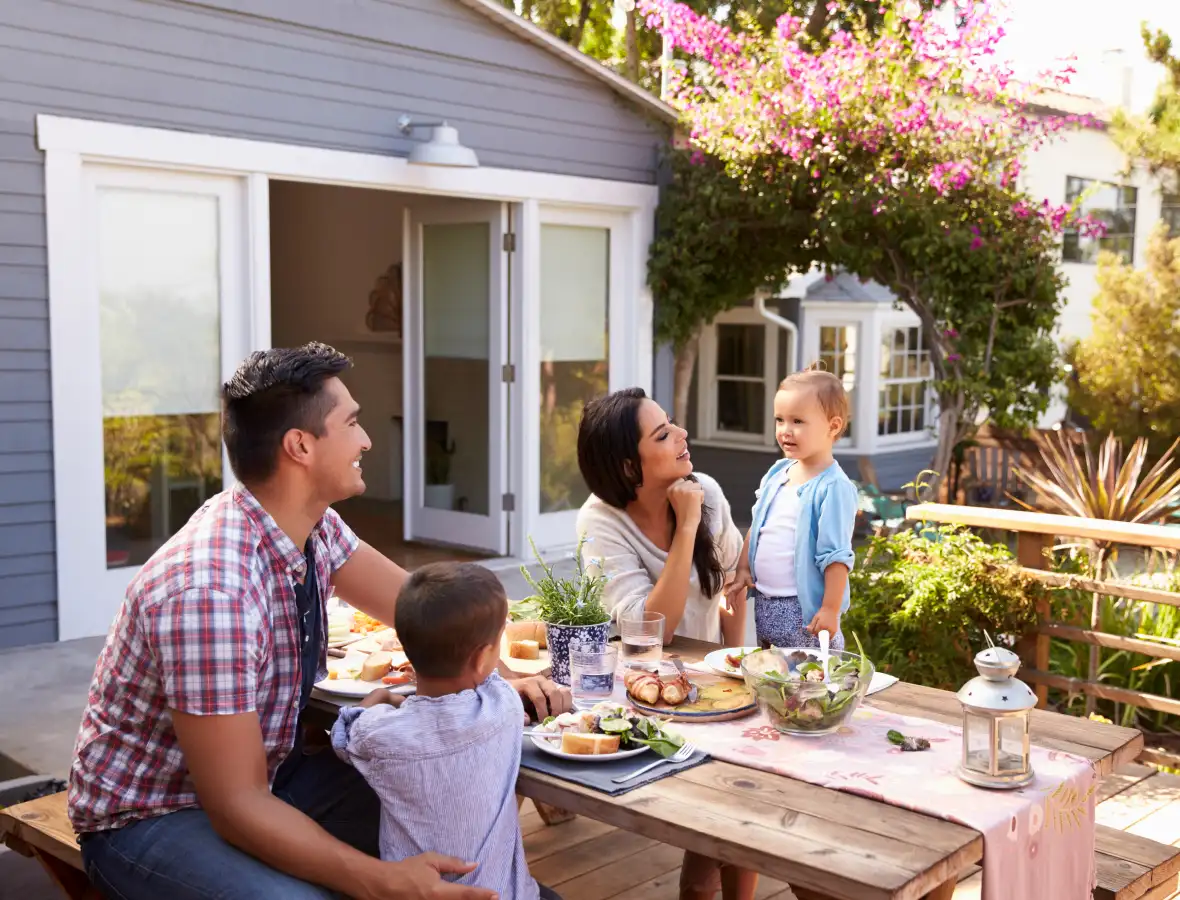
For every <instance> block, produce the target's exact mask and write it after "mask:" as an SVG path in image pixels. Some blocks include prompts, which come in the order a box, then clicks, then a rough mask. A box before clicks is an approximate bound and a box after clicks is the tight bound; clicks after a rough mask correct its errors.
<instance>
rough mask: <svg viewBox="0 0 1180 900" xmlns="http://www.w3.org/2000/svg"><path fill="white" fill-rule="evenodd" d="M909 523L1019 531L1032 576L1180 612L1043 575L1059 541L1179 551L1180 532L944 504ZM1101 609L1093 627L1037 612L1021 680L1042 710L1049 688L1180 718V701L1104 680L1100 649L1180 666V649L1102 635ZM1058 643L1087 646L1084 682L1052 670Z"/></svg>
mask: <svg viewBox="0 0 1180 900" xmlns="http://www.w3.org/2000/svg"><path fill="white" fill-rule="evenodd" d="M906 518H908V519H910V520H912V521H919V522H932V523H939V524H954V525H965V526H970V527H973V528H989V529H995V530H1002V531H1010V532H1015V533H1016V559H1017V562H1018V563H1019V564H1020V566H1021V567H1022V571H1024V572H1025V573H1026V574H1027V575H1029V576H1031V577H1033V578H1036V579H1037V580H1038V581H1040V582H1041V583H1043V584H1045V585H1047V586H1050V587H1056V588H1072V589H1077V590H1082V591H1089V592H1091V593H1093V594H1094V595H1095V596H1096V598H1097V597H1121V598H1124V599H1128V600H1137V601H1142V602H1146V603H1159V604H1163V605H1166V606H1175V607H1180V594H1177V593H1173V592H1172V591H1161V590H1156V589H1153V588H1143V587H1136V586H1133V585H1129V584H1125V583H1123V582H1115V581H1108V580H1101V579H1093V578H1082V577H1078V576H1074V575H1068V574H1059V573H1055V572H1048V571H1045V566H1046V564H1047V562H1048V560H1047V559H1046V556H1045V550H1046V548H1048V547H1050V546H1052V545H1053V544H1054V543H1055V542H1057V539H1061V538H1065V539H1070V538H1072V539H1074V540H1083V541H1099V542H1103V543H1109V544H1117V545H1127V546H1134V547H1140V548H1145V549H1157V550H1169V551H1180V529H1176V528H1167V527H1163V526H1159V525H1136V524H1130V523H1127V522H1114V521H1110V520H1107V519H1086V518H1081V517H1078V516H1059V515H1051V514H1048V513H1035V512H1021V511H1017V510H1006V509H991V508H987V507H975V506H951V505H947V504H942V503H920V504H918V505H916V506H911V507H909V508H908V509H907V510H906ZM1100 608H1101V604H1100V603H1098V602H1095V603H1094V604H1093V613H1092V615H1091V621H1090V627H1089V628H1083V627H1080V626H1078V625H1077V624H1071V623H1067V622H1055V621H1052V619H1051V618H1050V615H1049V609H1048V604H1047V603H1042V604H1041V606H1040V608H1039V610H1038V612H1039V618H1040V624H1039V625H1038V627H1037V629H1036V633H1035V639H1034V640H1032V641H1030V642H1028V643H1026V645H1025V646H1024V647H1023V648H1022V649H1023V650H1024V651H1025V652H1024V653H1023V654H1022V655H1024V657H1025V659H1024V665H1025V668H1024V669H1022V670H1021V677H1022V678H1023V679H1024V680H1026V681H1027V682H1029V683H1030V684H1032V685H1034V686H1035V689H1036V694H1037V705H1038V706H1042V707H1043V706H1044V705H1045V704H1046V701H1047V699H1048V692H1049V688H1056V689H1059V690H1063V691H1067V692H1069V693H1072V694H1082V695H1083V696H1085V697H1086V711H1087V713H1089V712H1092V711H1093V708H1094V701H1095V700H1096V699H1104V700H1111V701H1114V702H1116V703H1123V704H1126V705H1128V706H1133V707H1137V708H1140V709H1149V710H1154V711H1157V712H1163V713H1170V714H1172V715H1180V699H1176V698H1175V697H1163V696H1160V695H1158V694H1149V693H1145V692H1143V691H1136V690H1130V689H1128V688H1120V687H1114V686H1112V685H1107V684H1103V683H1102V682H1101V681H1099V678H1098V675H1099V651H1100V648H1102V647H1109V648H1112V649H1116V650H1126V651H1129V652H1132V653H1138V654H1142V655H1143V656H1147V657H1150V658H1152V659H1158V660H1176V661H1180V646H1174V645H1170V644H1165V643H1157V642H1155V641H1145V640H1141V639H1139V638H1131V637H1124V636H1122V635H1115V634H1108V633H1106V632H1103V631H1100V630H1099V626H1100V624H1101V622H1100V618H1099V615H1098V613H1099V611H1100ZM1053 638H1058V639H1061V640H1066V641H1071V642H1074V643H1081V644H1088V645H1089V647H1090V654H1089V665H1088V668H1087V673H1086V678H1084V679H1083V678H1071V677H1066V676H1064V675H1058V674H1054V673H1052V672H1050V671H1049V647H1050V642H1051V640H1052V639H1053ZM1140 759H1142V760H1143V761H1144V762H1156V763H1161V764H1165V765H1173V766H1174V765H1177V762H1178V758H1177V757H1175V756H1174V755H1172V754H1169V753H1162V752H1159V751H1154V750H1145V751H1144V752H1143V754H1142V755H1141V757H1140Z"/></svg>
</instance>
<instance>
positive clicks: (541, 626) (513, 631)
mask: <svg viewBox="0 0 1180 900" xmlns="http://www.w3.org/2000/svg"><path fill="white" fill-rule="evenodd" d="M504 639H505V640H507V641H508V643H510V644H511V643H512V642H514V641H536V642H537V644H538V645H539V646H540V647H541V649H542V650H544V649H546V648H547V647H548V646H549V642H548V640H547V639H546V637H545V623H544V622H509V623H508V625H507V626H506V627H505V629H504Z"/></svg>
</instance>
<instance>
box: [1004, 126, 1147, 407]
mask: <svg viewBox="0 0 1180 900" xmlns="http://www.w3.org/2000/svg"><path fill="white" fill-rule="evenodd" d="M1125 165H1126V157H1124V156H1123V154H1122V152H1121V151H1120V150H1119V149H1118V147H1116V146H1115V144H1114V141H1112V140H1111V139H1110V137H1109V135H1108V134H1107V133H1106V132H1105V131H1103V130H1096V129H1084V130H1078V131H1071V132H1068V133H1066V134H1065V135H1063V136H1062V137H1060V138H1059V139H1058V140H1056V141H1054V142H1052V143H1049V144H1046V145H1045V146H1043V147H1042V148H1041V149H1040V150H1038V151H1037V152H1036V153H1034V154H1032V155H1031V156H1030V157H1029V159H1028V160H1027V162H1026V164H1025V167H1024V171H1023V173H1022V178H1023V179H1024V185H1025V187H1026V188H1027V189H1028V191H1029V193H1030V194H1032V196H1033V197H1034V198H1037V199H1038V200H1039V199H1040V198H1042V197H1043V198H1047V199H1048V200H1049V201H1050V202H1051V203H1053V204H1059V203H1064V202H1065V183H1066V179H1067V178H1068V177H1070V176H1075V177H1078V178H1092V179H1096V180H1099V181H1108V182H1112V183H1114V184H1126V185H1131V186H1133V187H1136V188H1138V191H1139V193H1138V196H1137V198H1136V201H1137V206H1136V210H1135V247H1134V262H1135V265H1136V266H1142V265H1143V264H1144V260H1145V257H1146V249H1147V240H1148V237H1149V236H1150V234H1151V230H1152V228H1153V227H1154V226H1155V224H1156V222H1157V221H1158V220H1159V218H1160V204H1161V196H1160V192H1159V189H1158V187H1157V186H1156V185H1155V184H1154V183H1153V182H1152V181H1151V179H1150V178H1148V177H1146V176H1145V174H1144V173H1142V172H1132V173H1131V175H1130V176H1129V177H1124V176H1122V175H1121V174H1120V172H1121V171H1122V170H1123V169H1124V167H1125ZM1062 274H1063V275H1064V276H1065V279H1066V282H1067V286H1066V289H1065V297H1066V304H1065V308H1064V310H1063V311H1062V314H1061V319H1060V321H1059V323H1058V329H1057V330H1058V335H1059V337H1060V338H1061V340H1062V341H1068V340H1071V339H1075V338H1081V337H1085V336H1086V335H1088V334H1089V333H1090V329H1091V322H1090V311H1091V308H1092V304H1093V301H1094V295H1095V294H1096V293H1097V291H1098V282H1097V274H1098V266H1097V265H1096V264H1092V263H1071V262H1064V263H1062ZM1064 414H1065V404H1064V402H1063V401H1062V399H1061V397H1060V396H1057V397H1055V398H1054V402H1053V403H1052V404H1051V405H1050V408H1049V410H1048V411H1047V412H1046V414H1045V416H1044V418H1043V419H1042V421H1041V425H1042V426H1044V427H1048V426H1050V425H1052V424H1053V423H1055V422H1059V421H1060V420H1061V418H1062V416H1063V415H1064Z"/></svg>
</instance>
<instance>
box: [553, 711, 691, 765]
mask: <svg viewBox="0 0 1180 900" xmlns="http://www.w3.org/2000/svg"><path fill="white" fill-rule="evenodd" d="M537 730H538V731H547V732H551V733H553V734H561V733H562V732H565V731H574V732H578V733H580V734H617V735H618V736H619V749H620V750H635V749H638V748H639V747H650V748H651V749H652V750H653V751H655V752H656V753H658V754H659V755H660V756H663V757H668V756H672V755H673V754H674V753H675V752H676V751H677V750H679V749H680V748H681V747H682V746H684V738H682V737H681V736H680V735H678V734H676V733H675V732H673V731H668V730H667V729H666V728H664V725H663V723H662V722H660V720H659V719H655V718H652V717H651V716H641V715H639V714H638V713H637V712H635V711H634V710H632V709H631V708H630V707H627V706H624V705H623V704H621V703H613V702H611V701H610V700H604V701H603V702H601V703H596V704H595V705H594V706H593V707H591V708H590V709H588V710H583V711H581V712H568V713H562V714H561V715H560V716H549V718H547V719H546V720H545V721H544V722H542V723H541V724H540V726H538V728H537Z"/></svg>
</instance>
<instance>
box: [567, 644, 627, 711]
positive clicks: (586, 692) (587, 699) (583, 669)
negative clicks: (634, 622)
mask: <svg viewBox="0 0 1180 900" xmlns="http://www.w3.org/2000/svg"><path fill="white" fill-rule="evenodd" d="M618 662H619V650H618V648H617V647H615V646H614V645H613V644H607V645H606V646H598V647H571V648H570V691H571V693H572V694H573V697H574V706H576V707H578V708H579V709H588V708H590V707H591V706H593V705H594V704H595V703H601V702H602V701H603V700H609V699H610V697H611V695H612V694H613V693H614V691H615V668H616V667H617V665H618Z"/></svg>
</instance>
